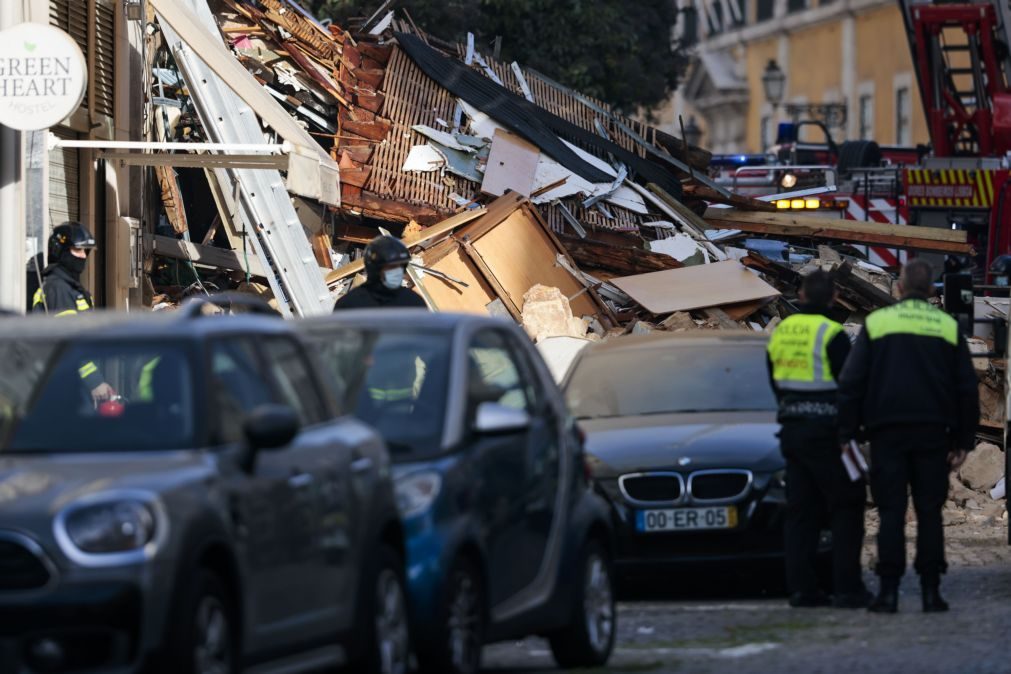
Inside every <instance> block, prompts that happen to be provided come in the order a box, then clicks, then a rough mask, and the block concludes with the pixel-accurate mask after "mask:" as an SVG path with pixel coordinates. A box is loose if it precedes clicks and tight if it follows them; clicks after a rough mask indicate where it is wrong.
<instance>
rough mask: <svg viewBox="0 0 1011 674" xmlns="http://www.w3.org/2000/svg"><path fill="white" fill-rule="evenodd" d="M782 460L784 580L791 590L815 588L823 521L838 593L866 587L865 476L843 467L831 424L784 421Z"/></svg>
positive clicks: (816, 587) (781, 442)
mask: <svg viewBox="0 0 1011 674" xmlns="http://www.w3.org/2000/svg"><path fill="white" fill-rule="evenodd" d="M779 438H780V447H781V449H782V452H783V457H784V458H785V459H786V523H785V528H784V534H785V538H786V540H785V544H786V550H785V553H786V583H787V588H788V589H789V591H790V592H791V593H798V592H799V593H802V594H814V593H816V592H817V591H818V577H817V573H816V569H815V562H816V558H817V553H818V540H819V537H820V534H821V528H822V523H823V522H824V521H825V519H826V516H827V518H828V520H829V523H830V525H831V530H832V578H833V583H834V587H835V593H836V594H857V593H859V592H862V591H864V589H865V587H864V583H863V579H862V578H861V569H860V553H861V548H862V547H863V539H864V501H865V499H866V493H867V492H866V487H865V486H864V481H863V480H857V481H856V482H853V481H851V480H850V479H849V475H847V473H846V468H845V467H844V466H843V463H842V458H841V452H840V449H839V441H838V439H837V436H836V428H835V426H834V425H830V424H824V423H817V422H806V421H794V422H791V421H786V422H784V423H783V428H782V430H781V431H780V434H779Z"/></svg>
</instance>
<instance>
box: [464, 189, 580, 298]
mask: <svg viewBox="0 0 1011 674" xmlns="http://www.w3.org/2000/svg"><path fill="white" fill-rule="evenodd" d="M474 248H475V249H476V250H477V252H478V253H479V254H480V255H481V257H482V258H483V259H484V260H485V262H486V263H487V264H488V266H489V267H490V268H491V270H492V272H493V273H494V274H495V278H497V279H498V281H499V283H501V284H502V286H503V287H504V288H505V289H506V292H508V293H509V295H510V296H511V297H512V299H513V302H514V303H515V304H516V306H517V307H519V308H520V310H522V309H523V295H524V294H525V293H526V292H527V291H528V290H529V289H530V288H531V287H532V286H534V285H536V284H538V283H540V284H541V285H546V286H554V287H556V288H558V289H559V290H561V291H562V294H563V295H565V296H566V297H572V296H573V295H575V294H576V293H578V292H579V291H580V290H582V289H583V285H582V284H581V283H579V281H577V280H576V279H575V278H573V276H572V275H571V274H570V273H569V272H568V271H566V270H565V269H564V268H562V267H560V266H558V264H557V262H556V259H555V258H556V256H557V255H558V254H559V253H560V252H561V251H559V250H558V249H557V248H556V247H555V244H554V241H552V239H551V238H550V237H549V236H548V234H547V232H545V231H544V229H542V228H541V226H540V224H538V223H537V222H536V221H535V220H533V219H531V218H530V216H529V215H528V214H527V213H526V211H525V210H523V209H520V210H518V211H516V212H515V213H513V214H512V215H510V216H509V217H508V218H506V219H505V220H504V221H503V222H502V223H501V224H499V225H498V226H496V227H494V228H493V229H491V230H490V231H489V232H488V233H487V234H485V235H484V236H482V237H481V238H479V239H478V240H477V241H475V242H474ZM571 303H572V313H573V314H574V315H575V316H586V315H596V314H597V312H598V308H597V306H596V305H595V304H594V303H593V300H592V299H590V297H589V296H588V295H587V293H583V294H582V295H580V296H579V297H576V298H574V299H572V300H571Z"/></svg>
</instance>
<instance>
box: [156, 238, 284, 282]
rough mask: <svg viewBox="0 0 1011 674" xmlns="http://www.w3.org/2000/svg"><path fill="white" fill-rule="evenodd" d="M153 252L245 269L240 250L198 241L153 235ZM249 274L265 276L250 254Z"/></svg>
mask: <svg viewBox="0 0 1011 674" xmlns="http://www.w3.org/2000/svg"><path fill="white" fill-rule="evenodd" d="M154 254H155V255H161V256H162V257H170V258H172V259H174V260H189V261H190V262H192V263H194V264H200V265H205V266H208V267H217V268H219V269H231V270H233V271H241V272H245V271H246V266H245V264H244V261H243V259H242V252H241V251H234V250H226V249H224V248H215V247H214V246H202V245H200V244H199V243H191V242H189V241H183V240H182V239H173V238H172V237H170V236H159V235H155V237H154ZM249 274H250V276H259V277H261V278H267V275H266V274H265V273H264V271H263V267H262V266H261V265H260V261H259V259H257V258H256V257H255V256H252V255H251V256H250V257H249Z"/></svg>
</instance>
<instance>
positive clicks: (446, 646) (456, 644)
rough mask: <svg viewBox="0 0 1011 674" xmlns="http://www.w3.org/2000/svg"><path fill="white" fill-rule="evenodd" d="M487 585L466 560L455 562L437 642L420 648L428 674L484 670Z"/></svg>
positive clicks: (441, 616)
mask: <svg viewBox="0 0 1011 674" xmlns="http://www.w3.org/2000/svg"><path fill="white" fill-rule="evenodd" d="M484 602H485V595H484V583H483V582H482V580H481V574H480V572H479V571H478V569H477V566H476V565H475V564H474V563H473V562H471V561H470V560H469V559H467V558H466V557H461V558H459V559H457V560H456V562H454V564H453V567H452V569H451V570H450V572H449V576H448V580H447V582H446V591H445V594H444V596H443V598H442V604H441V606H440V609H439V612H438V616H437V620H438V621H439V622H438V627H437V628H436V629H435V630H434V638H432V639H428V640H426V642H427V643H424V644H418V662H419V664H420V665H421V671H422V672H425V673H426V674H474V673H475V672H477V671H478V670H479V669H480V668H481V647H482V646H483V644H484V621H485V611H484Z"/></svg>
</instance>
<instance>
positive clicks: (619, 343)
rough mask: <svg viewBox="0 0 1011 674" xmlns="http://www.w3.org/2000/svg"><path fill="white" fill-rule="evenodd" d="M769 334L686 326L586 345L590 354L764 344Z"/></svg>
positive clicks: (586, 350) (587, 352)
mask: <svg viewBox="0 0 1011 674" xmlns="http://www.w3.org/2000/svg"><path fill="white" fill-rule="evenodd" d="M768 340H769V336H768V335H767V334H765V333H762V332H749V331H746V330H687V331H685V332H661V331H656V332H651V333H649V334H645V335H625V336H622V337H613V338H611V339H608V340H607V341H604V342H597V343H595V344H591V345H589V346H588V347H586V349H585V352H586V354H587V355H589V354H604V353H622V352H629V351H644V350H651V349H677V348H682V347H688V346H718V345H726V346H729V345H734V344H736V345H749V344H751V345H755V346H763V345H765V343H766V342H768Z"/></svg>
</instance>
